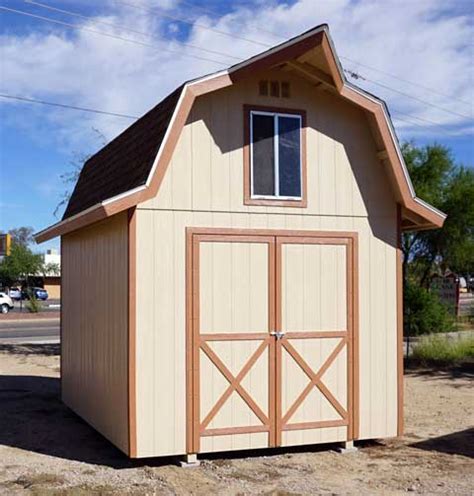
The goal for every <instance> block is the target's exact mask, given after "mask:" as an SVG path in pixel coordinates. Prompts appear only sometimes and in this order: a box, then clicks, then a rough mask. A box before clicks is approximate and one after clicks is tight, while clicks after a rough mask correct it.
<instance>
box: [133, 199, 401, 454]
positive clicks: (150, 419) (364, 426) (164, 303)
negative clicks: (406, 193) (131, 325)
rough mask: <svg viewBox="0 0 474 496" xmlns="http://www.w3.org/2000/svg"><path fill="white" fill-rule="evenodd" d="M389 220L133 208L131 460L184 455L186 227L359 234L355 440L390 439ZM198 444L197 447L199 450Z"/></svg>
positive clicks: (392, 323) (393, 406)
mask: <svg viewBox="0 0 474 496" xmlns="http://www.w3.org/2000/svg"><path fill="white" fill-rule="evenodd" d="M392 218H393V219H395V205H394V214H393V216H392V217H387V218H384V219H381V220H380V223H379V224H380V225H377V223H375V225H374V226H371V224H370V223H369V221H368V220H367V219H366V218H350V217H339V218H337V222H335V221H334V219H331V218H330V217H320V216H304V215H302V216H293V215H291V216H283V215H272V214H258V215H248V214H245V213H231V214H229V213H210V212H195V213H192V212H176V211H154V210H140V209H138V210H137V254H138V255H137V280H138V281H139V282H138V287H139V295H140V296H139V298H138V300H137V364H140V366H139V367H138V373H137V374H138V375H137V426H138V427H137V428H138V435H137V446H138V448H137V449H138V456H142V457H145V456H158V455H169V454H182V453H185V452H186V419H185V412H186V381H185V372H186V364H185V344H186V340H185V329H186V325H185V317H186V314H185V263H184V260H185V246H186V227H221V228H222V227H238V228H251V227H254V228H257V227H258V228H269V229H295V228H301V229H307V230H328V229H332V230H338V231H355V232H358V233H359V279H360V283H359V300H360V326H359V334H360V338H359V339H360V350H359V356H360V369H361V372H360V379H359V381H360V402H359V403H360V438H361V439H368V438H379V437H389V436H394V435H396V427H397V425H396V412H397V375H396V359H397V355H396V346H395V343H396V320H395V319H394V318H393V316H394V311H395V303H396V280H395V269H396V267H395V247H394V246H393V245H392V243H395V239H396V223H395V221H394V222H393V223H390V220H391V219H392ZM379 238H381V239H382V240H383V241H381V240H380V239H379ZM163 240H166V242H163ZM384 274H385V276H384ZM374 275H375V276H374ZM379 280H380V281H382V282H383V288H384V289H383V291H381V290H380V284H382V282H380V283H379ZM376 307H377V310H375V308H376ZM235 311H242V310H241V309H236V310H235ZM244 311H245V310H244ZM374 341H375V344H373V343H374ZM331 380H332V379H331ZM334 380H336V379H334ZM328 431H331V430H330V429H328ZM334 432H336V434H334V435H333V434H324V433H323V434H322V435H321V436H322V437H321V439H322V442H329V441H330V440H331V439H332V440H334V436H339V435H340V434H337V429H334ZM245 436H248V435H242V437H243V438H244V439H245V438H246V437H245ZM259 436H266V435H265V434H259ZM318 436H319V435H318ZM265 439H266V438H265ZM206 442H207V441H206ZM209 442H210V441H209ZM234 442H236V441H235V438H234ZM262 442H263V441H262ZM315 442H316V441H315ZM222 443H223V446H224V445H225V444H226V442H225V441H224V440H223V441H222ZM205 446H206V444H203V446H202V449H203V450H204V449H205ZM208 449H211V448H208ZM213 449H217V448H213Z"/></svg>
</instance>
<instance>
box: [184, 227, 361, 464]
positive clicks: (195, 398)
mask: <svg viewBox="0 0 474 496" xmlns="http://www.w3.org/2000/svg"><path fill="white" fill-rule="evenodd" d="M270 238H273V239H270ZM275 238H281V239H282V241H283V243H288V242H289V243H292V242H293V243H297V242H300V243H301V242H302V240H305V239H307V242H311V241H313V242H314V241H315V239H314V238H318V242H319V243H320V244H345V245H347V249H346V256H347V275H348V279H347V280H348V281H351V283H350V285H349V286H350V287H349V288H348V298H349V299H350V301H348V305H347V307H348V310H347V311H348V315H347V317H348V318H347V324H348V328H350V329H351V333H350V334H348V338H349V339H348V340H347V341H348V343H347V345H348V365H347V369H348V375H349V377H348V379H349V380H348V392H349V394H348V415H349V418H350V421H349V425H348V436H347V437H348V440H353V439H357V438H358V436H359V353H358V350H359V307H358V301H359V283H358V265H359V264H358V234H357V233H356V232H349V231H306V230H279V229H240V228H215V227H209V228H205V227H198V228H196V227H188V228H186V451H187V453H189V454H191V453H198V452H199V445H200V436H201V433H200V425H199V422H200V418H199V415H198V413H199V412H198V411H197V410H198V405H199V387H200V385H199V374H198V373H195V372H197V370H196V368H197V366H198V364H199V361H198V359H197V358H198V357H197V356H196V350H197V351H198V352H199V350H200V348H201V346H200V338H199V335H198V336H196V332H195V325H196V321H197V322H199V307H198V305H196V302H197V301H198V297H199V290H198V289H196V288H194V287H193V281H194V275H195V274H196V273H197V274H199V249H198V248H199V242H200V241H202V240H203V239H206V240H207V241H241V242H260V243H265V242H266V243H269V264H270V266H272V265H274V266H276V267H277V270H276V271H273V270H269V275H268V277H269V297H270V301H269V306H268V311H269V318H268V323H269V328H270V330H273V329H276V324H278V322H275V317H276V308H275V301H276V298H278V296H279V295H276V294H273V295H272V294H271V293H272V292H273V291H275V290H276V291H278V290H279V289H278V288H281V270H280V269H279V264H278V263H277V256H278V255H277V252H278V245H279V244H280V243H278V242H277V239H275ZM273 278H275V280H273ZM272 288H273V289H272ZM349 303H350V304H349ZM333 332H334V333H335V335H334V337H339V336H338V334H339V331H333ZM254 334H262V335H263V333H254ZM291 334H292V335H293V334H296V333H291ZM336 334H337V336H336ZM201 336H202V335H201ZM204 336H206V335H205V334H204ZM262 337H263V336H262ZM306 337H309V336H306ZM298 338H303V339H304V338H305V333H304V332H302V333H298ZM254 339H261V337H257V336H254ZM276 346H281V344H280V343H279V340H277V341H276ZM276 346H271V345H270V346H269V362H270V364H271V363H274V364H275V366H276V367H278V363H277V358H278V356H280V355H281V353H278V352H277V350H276ZM271 369H272V366H270V367H269V370H270V381H269V392H270V398H269V400H270V401H269V419H270V429H269V430H268V429H267V430H268V431H269V446H270V447H272V446H276V445H277V444H279V440H278V439H277V436H276V433H277V432H280V433H281V425H280V424H281V418H282V416H281V411H277V410H280V409H281V401H279V398H278V397H277V395H275V394H271V391H272V390H274V391H276V392H277V394H278V393H279V386H281V384H278V381H279V380H281V376H280V374H278V373H277V374H272V373H271ZM275 381H276V383H275ZM272 411H273V412H276V415H274V414H272ZM272 417H274V418H272ZM273 422H275V424H277V425H275V428H274V427H273ZM330 422H331V423H330V424H329V423H328V424H327V423H326V422H315V423H314V427H312V428H318V427H335V426H336V425H333V424H334V423H335V422H337V426H338V425H339V423H340V422H341V423H342V422H344V420H341V421H330ZM258 427H259V428H261V429H263V428H264V427H265V426H261V427H260V426H258ZM292 428H293V427H292ZM294 428H297V424H295V427H294ZM308 428H309V427H308ZM245 429H248V428H245ZM233 430H234V429H232V431H233ZM221 433H226V432H221ZM227 433H229V434H232V433H234V432H227Z"/></svg>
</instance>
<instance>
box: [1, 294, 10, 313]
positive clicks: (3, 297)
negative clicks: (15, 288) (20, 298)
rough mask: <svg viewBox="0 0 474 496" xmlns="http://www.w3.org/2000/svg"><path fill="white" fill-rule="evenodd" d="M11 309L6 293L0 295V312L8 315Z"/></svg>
mask: <svg viewBox="0 0 474 496" xmlns="http://www.w3.org/2000/svg"><path fill="white" fill-rule="evenodd" d="M12 308H13V301H12V299H11V298H10V297H9V296H8V295H7V294H6V293H0V312H1V313H8V312H9V311H10V310H11V309H12Z"/></svg>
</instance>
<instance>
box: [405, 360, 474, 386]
mask: <svg viewBox="0 0 474 496" xmlns="http://www.w3.org/2000/svg"><path fill="white" fill-rule="evenodd" d="M405 375H407V376H408V375H411V376H414V377H425V378H427V379H430V380H433V379H434V380H453V381H454V380H456V379H462V378H465V379H469V380H471V379H474V365H473V364H471V363H466V364H462V365H459V366H456V367H444V368H429V367H420V366H419V365H418V364H414V363H408V364H407V362H405ZM465 386H466V387H471V383H470V382H469V383H468V382H466V383H465V384H456V385H453V387H456V388H460V387H465Z"/></svg>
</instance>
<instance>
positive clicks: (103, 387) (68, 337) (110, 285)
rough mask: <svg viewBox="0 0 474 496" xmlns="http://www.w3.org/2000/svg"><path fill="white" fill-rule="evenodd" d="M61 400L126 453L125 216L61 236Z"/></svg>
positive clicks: (126, 301)
mask: <svg viewBox="0 0 474 496" xmlns="http://www.w3.org/2000/svg"><path fill="white" fill-rule="evenodd" d="M61 242H62V259H61V265H62V281H63V286H62V301H61V305H62V314H61V318H62V322H61V350H62V360H61V389H62V399H63V401H64V402H65V403H66V404H67V405H68V406H69V407H71V408H72V409H73V410H74V411H75V412H76V413H78V414H79V415H80V416H81V417H83V418H84V419H85V420H86V421H87V422H89V423H90V424H91V425H92V426H93V427H95V428H96V429H97V430H98V431H99V432H101V433H102V434H103V435H104V436H105V437H106V438H107V439H109V440H110V441H112V442H113V443H114V444H115V445H116V446H118V447H119V448H120V449H121V450H122V451H124V452H126V453H128V375H127V371H128V368H127V367H128V310H127V309H128V219H127V213H126V212H125V213H121V214H118V215H116V216H114V217H111V218H110V219H108V220H106V221H103V222H100V223H98V224H94V225H93V226H91V227H88V228H85V229H81V230H79V231H76V232H74V233H71V234H68V235H67V236H63V238H62V240H61Z"/></svg>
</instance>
